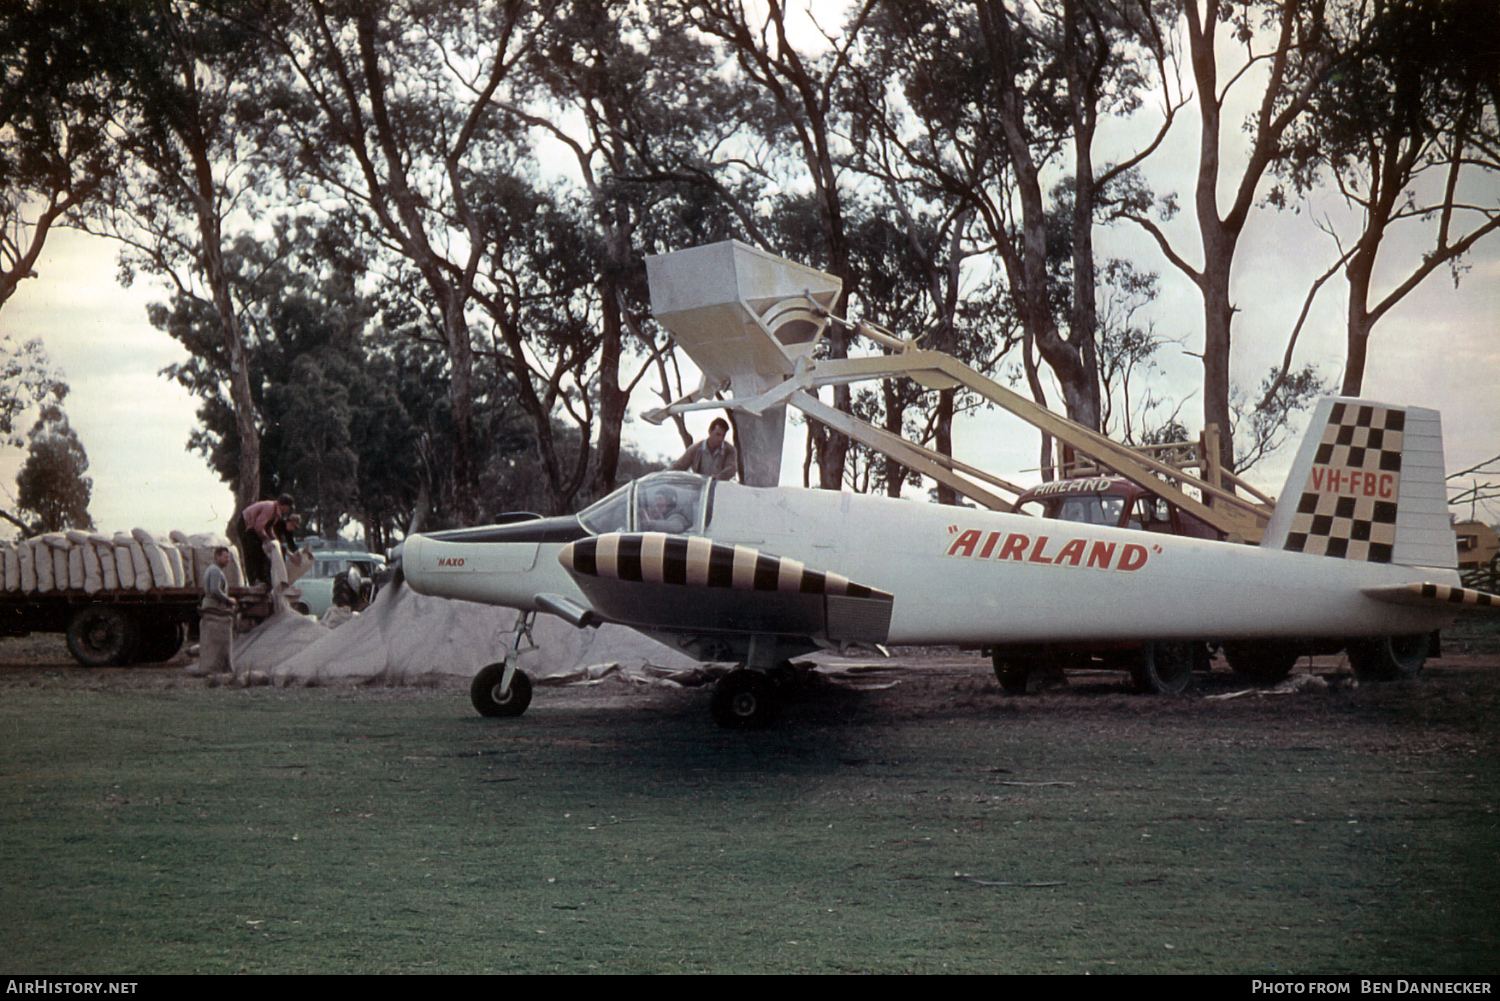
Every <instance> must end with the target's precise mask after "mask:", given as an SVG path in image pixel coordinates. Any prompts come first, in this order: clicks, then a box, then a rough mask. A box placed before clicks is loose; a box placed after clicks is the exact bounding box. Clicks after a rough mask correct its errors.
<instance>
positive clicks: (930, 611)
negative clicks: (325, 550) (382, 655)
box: [401, 398, 1500, 728]
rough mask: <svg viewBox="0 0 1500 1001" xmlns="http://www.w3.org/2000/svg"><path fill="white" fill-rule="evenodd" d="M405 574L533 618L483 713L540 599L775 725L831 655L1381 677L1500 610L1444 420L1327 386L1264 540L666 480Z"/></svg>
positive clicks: (502, 707)
mask: <svg viewBox="0 0 1500 1001" xmlns="http://www.w3.org/2000/svg"><path fill="white" fill-rule="evenodd" d="M401 565H402V569H403V573H404V576H405V580H406V581H407V582H408V583H409V584H410V585H411V586H412V587H413V588H414V589H415V590H417V591H418V592H421V593H423V594H429V595H437V596H441V597H445V598H460V599H464V600H468V601H478V602H485V603H488V604H494V605H504V606H509V607H512V608H516V609H519V610H520V611H521V612H522V613H523V615H522V616H521V618H520V619H519V620H518V623H517V627H516V633H515V637H514V639H513V641H512V643H511V645H510V649H509V650H508V652H507V654H506V657H505V660H504V661H502V662H500V663H497V664H492V665H490V666H489V667H486V668H484V669H483V670H481V671H480V672H479V674H478V675H477V676H476V677H475V679H474V684H473V687H472V689H471V695H472V698H473V701H474V705H475V707H476V708H477V709H478V710H479V712H480V713H482V714H484V715H486V716H518V715H520V714H521V713H522V712H524V711H525V709H526V707H527V705H528V704H529V703H530V700H531V683H530V680H529V679H528V678H527V677H526V675H525V674H524V673H523V672H522V671H520V670H518V669H517V668H516V659H517V654H518V652H519V651H520V650H521V648H522V644H523V642H525V641H529V633H530V624H531V621H532V618H533V617H534V615H535V613H537V612H542V611H544V612H550V613H553V614H556V615H559V616H561V617H562V618H563V619H565V620H567V621H568V622H570V623H572V624H573V625H575V626H579V627H584V626H589V625H595V624H598V623H603V622H615V623H621V624H623V625H626V626H630V627H632V628H634V629H636V630H638V631H640V632H642V633H645V634H647V635H649V636H652V637H654V638H657V639H660V640H662V641H663V642H666V643H667V644H668V645H671V646H674V647H676V648H678V649H681V650H683V651H685V652H687V653H688V654H690V655H691V656H694V657H696V658H698V659H700V660H705V661H729V662H734V663H738V664H740V665H742V667H741V668H740V669H738V670H735V671H733V672H732V673H730V674H729V675H727V676H725V677H724V678H723V679H722V680H721V681H719V683H718V686H717V688H716V689H715V691H714V694H713V699H712V709H713V715H714V717H715V719H716V720H718V722H719V723H720V724H722V725H724V726H728V727H744V728H750V727H760V726H765V725H767V724H768V723H769V722H770V720H771V718H772V716H773V715H774V712H775V708H776V697H775V686H774V684H773V683H772V681H771V679H770V677H769V676H768V672H769V671H771V670H772V669H774V668H775V667H777V666H778V665H781V664H783V663H784V662H786V661H787V660H789V659H790V658H792V657H797V656H801V655H804V654H806V653H809V652H811V651H814V650H818V649H841V648H847V647H849V646H851V645H875V644H887V643H889V644H912V645H921V644H959V645H965V646H976V647H985V648H990V649H1016V648H1017V647H1021V648H1026V647H1028V646H1033V645H1034V646H1033V648H1044V647H1045V645H1047V644H1067V643H1078V642H1098V641H1145V642H1146V649H1147V650H1148V651H1151V650H1157V651H1163V650H1170V649H1171V648H1172V647H1173V643H1172V642H1171V641H1202V640H1215V641H1223V642H1226V643H1238V644H1240V647H1239V649H1240V650H1241V651H1252V652H1253V651H1255V650H1257V649H1259V650H1260V651H1261V652H1262V653H1264V654H1265V655H1266V656H1269V657H1272V658H1276V657H1282V656H1285V655H1287V654H1288V653H1291V654H1292V655H1293V656H1295V654H1296V652H1298V651H1300V652H1307V651H1310V650H1313V649H1330V648H1331V649H1337V648H1347V649H1348V650H1349V652H1350V658H1351V661H1353V662H1354V664H1355V666H1356V668H1357V669H1358V670H1359V671H1360V672H1361V674H1362V675H1364V676H1366V677H1377V678H1385V677H1395V676H1400V675H1403V674H1407V673H1410V672H1411V671H1414V670H1415V669H1416V668H1418V667H1420V666H1421V664H1422V662H1423V660H1425V658H1426V656H1427V654H1428V652H1429V642H1430V637H1431V635H1432V634H1433V632H1434V631H1435V630H1437V629H1439V628H1440V627H1442V626H1444V625H1446V624H1447V623H1449V622H1450V621H1452V619H1453V618H1454V615H1455V612H1456V611H1457V610H1458V609H1459V608H1462V607H1470V606H1485V607H1496V606H1500V596H1495V595H1490V594H1485V593H1483V592H1479V591H1473V590H1469V589H1466V588H1463V587H1461V586H1460V584H1459V579H1458V574H1457V572H1456V570H1455V566H1456V553H1455V546H1454V536H1453V530H1452V528H1451V527H1450V524H1449V518H1448V509H1447V502H1446V496H1445V491H1444V470H1443V449H1442V431H1441V426H1440V421H1439V416H1438V414H1437V412H1436V411H1433V410H1426V409H1421V408H1417V407H1406V408H1402V407H1393V406H1387V405H1384V404H1379V403H1370V402H1366V401H1361V400H1348V399H1332V398H1330V399H1324V400H1322V401H1320V403H1319V404H1318V406H1317V408H1316V409H1315V412H1314V416H1313V420H1312V425H1311V429H1310V430H1309V432H1308V434H1307V436H1306V438H1305V439H1304V440H1303V442H1302V446H1301V449H1300V451H1299V453H1298V455H1297V458H1296V461H1295V463H1294V465H1293V467H1292V472H1291V474H1290V476H1289V478H1288V480H1287V489H1286V490H1285V491H1284V492H1283V493H1282V495H1281V499H1280V502H1279V503H1278V505H1277V507H1276V509H1275V511H1274V513H1273V515H1272V518H1271V523H1270V525H1269V526H1268V527H1267V530H1266V534H1265V537H1264V539H1263V541H1262V543H1261V545H1260V546H1258V547H1251V546H1246V545H1241V544H1235V543H1226V542H1212V541H1206V540H1201V539H1189V538H1180V537H1175V536H1165V535H1159V534H1155V533H1149V532H1139V531H1132V530H1127V529H1119V528H1109V527H1100V526H1093V525H1083V524H1076V523H1071V522H1061V521H1046V520H1041V519H1037V518H1033V517H1029V516H1026V515H1020V514H1006V513H1000V512H994V511H985V510H976V509H972V508H962V507H946V506H938V505H933V504H927V503H922V502H917V501H910V500H896V499H889V498H884V497H871V496H865V495H860V494H851V493H840V492H833V491H823V490H807V489H800V488H791V487H773V488H753V487H746V486H741V485H739V484H735V483H726V482H713V481H710V480H706V479H703V478H701V477H697V476H693V475H690V474H686V473H671V472H665V473H653V474H651V475H649V476H645V477H642V478H641V479H639V480H637V481H635V482H634V483H631V484H628V485H626V486H624V487H621V488H620V489H619V490H617V491H615V492H614V493H612V494H610V495H609V496H608V497H606V498H604V499H603V500H601V501H599V502H598V503H596V504H594V505H592V506H591V507H589V508H587V509H586V510H584V511H583V512H581V513H580V514H578V515H575V516H568V517H560V518H536V519H532V520H526V521H520V522H512V523H508V524H502V525H495V526H489V527H484V528H472V529H460V530H455V531H449V532H436V533H433V534H430V535H414V536H412V537H411V538H410V539H408V540H407V541H406V543H405V545H404V547H403V553H402V557H401ZM1163 641H1168V642H1163ZM1265 641H1270V642H1265ZM1257 644H1258V646H1257ZM1178 646H1179V647H1181V646H1182V644H1178ZM1158 656H1166V654H1161V653H1158ZM1287 663H1288V666H1289V664H1290V661H1288V662H1287ZM996 666H997V669H998V668H999V666H1000V661H999V655H998V654H997V656H996Z"/></svg>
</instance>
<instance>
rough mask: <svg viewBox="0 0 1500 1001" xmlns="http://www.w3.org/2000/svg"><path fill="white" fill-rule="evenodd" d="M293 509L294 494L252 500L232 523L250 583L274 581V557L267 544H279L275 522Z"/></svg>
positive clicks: (246, 576)
mask: <svg viewBox="0 0 1500 1001" xmlns="http://www.w3.org/2000/svg"><path fill="white" fill-rule="evenodd" d="M291 513H292V495H291V494H282V495H281V496H280V497H278V498H277V499H276V500H263V501H257V502H256V503H254V504H251V505H250V506H249V507H247V508H245V510H243V511H241V512H240V515H239V517H238V518H235V519H234V521H233V522H231V524H232V525H233V526H234V536H235V538H236V540H237V541H238V542H239V545H240V555H241V556H243V557H244V558H245V578H246V580H247V582H248V583H251V584H270V583H271V560H270V557H268V556H267V555H266V545H267V544H268V543H269V544H272V545H275V544H276V523H277V522H278V521H280V520H281V519H283V518H285V517H286V516H287V515H289V514H291Z"/></svg>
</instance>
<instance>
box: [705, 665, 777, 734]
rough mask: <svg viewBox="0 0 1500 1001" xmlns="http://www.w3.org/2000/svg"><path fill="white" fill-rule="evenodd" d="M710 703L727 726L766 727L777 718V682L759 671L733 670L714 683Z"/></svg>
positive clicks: (729, 728) (715, 717) (727, 727)
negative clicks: (773, 681) (774, 682)
mask: <svg viewBox="0 0 1500 1001" xmlns="http://www.w3.org/2000/svg"><path fill="white" fill-rule="evenodd" d="M708 707H709V711H710V712H712V713H713V717H714V721H715V722H717V723H718V724H719V725H720V726H722V727H724V728H725V729H727V730H764V729H765V728H766V727H768V726H770V725H771V720H773V719H775V718H776V686H775V684H773V683H772V681H771V679H770V678H768V677H766V676H765V675H764V674H761V673H760V672H759V671H745V670H739V671H731V672H729V673H728V674H726V675H724V677H722V678H720V679H719V683H718V684H717V685H715V686H714V694H713V699H712V700H711V701H710V702H709V706H708Z"/></svg>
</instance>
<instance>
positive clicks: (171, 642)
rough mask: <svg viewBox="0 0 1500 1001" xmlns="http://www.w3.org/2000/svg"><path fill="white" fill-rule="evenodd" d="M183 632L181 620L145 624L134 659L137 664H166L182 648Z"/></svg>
mask: <svg viewBox="0 0 1500 1001" xmlns="http://www.w3.org/2000/svg"><path fill="white" fill-rule="evenodd" d="M182 634H183V628H182V623H181V622H153V623H152V624H150V625H148V626H143V627H142V628H141V639H140V642H139V643H137V644H136V648H135V657H134V658H132V659H133V661H134V662H135V663H137V664H165V663H166V662H167V661H169V660H171V659H172V658H173V657H175V656H177V651H178V650H181V649H182Z"/></svg>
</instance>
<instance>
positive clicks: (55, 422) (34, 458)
mask: <svg viewBox="0 0 1500 1001" xmlns="http://www.w3.org/2000/svg"><path fill="white" fill-rule="evenodd" d="M88 468H89V459H88V455H87V453H85V452H84V449H83V443H82V442H81V441H79V440H78V434H77V432H75V431H74V430H73V428H72V425H70V424H69V423H68V417H67V415H66V414H65V413H63V411H62V407H61V406H59V405H58V404H56V403H50V404H48V405H47V406H45V407H43V408H42V411H41V415H40V416H39V417H38V418H37V421H36V424H34V425H33V426H32V428H31V433H30V434H29V435H28V436H27V445H26V461H25V463H24V464H23V465H22V466H21V471H20V473H18V474H17V475H16V507H17V508H18V511H17V516H12V515H9V514H6V515H5V517H6V518H7V519H8V520H10V521H11V522H13V523H16V524H20V523H21V520H22V519H24V520H25V534H27V535H40V534H42V533H44V532H60V531H62V530H63V529H65V528H80V529H92V528H93V527H94V519H93V518H92V517H90V516H89V497H90V495H91V494H92V493H93V487H94V481H93V480H92V478H90V477H88V476H85V475H84V473H86V472H88Z"/></svg>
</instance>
